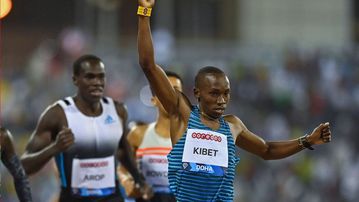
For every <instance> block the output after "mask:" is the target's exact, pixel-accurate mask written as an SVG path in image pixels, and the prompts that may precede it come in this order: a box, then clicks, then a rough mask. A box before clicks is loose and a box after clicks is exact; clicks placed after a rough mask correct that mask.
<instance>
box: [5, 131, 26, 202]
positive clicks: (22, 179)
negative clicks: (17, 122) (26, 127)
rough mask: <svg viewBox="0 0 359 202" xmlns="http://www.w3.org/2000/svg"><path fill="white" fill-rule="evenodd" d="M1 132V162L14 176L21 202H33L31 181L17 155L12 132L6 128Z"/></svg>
mask: <svg viewBox="0 0 359 202" xmlns="http://www.w3.org/2000/svg"><path fill="white" fill-rule="evenodd" d="M0 132H1V148H2V149H1V161H2V162H3V163H4V165H5V167H6V168H7V169H8V170H9V172H10V173H11V175H12V176H13V179H14V185H15V190H16V194H17V196H18V198H19V200H20V202H31V201H32V196H31V191H30V185H29V181H28V179H27V175H26V174H25V171H24V169H23V167H22V165H21V163H20V160H19V158H18V157H17V155H16V153H15V149H14V146H13V140H12V136H11V134H10V132H9V131H8V130H6V129H4V128H1V129H0Z"/></svg>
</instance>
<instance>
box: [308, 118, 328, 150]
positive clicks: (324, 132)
mask: <svg viewBox="0 0 359 202" xmlns="http://www.w3.org/2000/svg"><path fill="white" fill-rule="evenodd" d="M331 140H332V135H331V131H330V126H329V122H326V123H321V124H319V126H317V127H316V128H315V129H314V130H313V132H312V133H311V134H310V135H309V136H308V141H309V142H310V144H312V145H317V144H324V143H329V142H330V141H331Z"/></svg>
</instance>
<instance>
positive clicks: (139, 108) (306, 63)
mask: <svg viewBox="0 0 359 202" xmlns="http://www.w3.org/2000/svg"><path fill="white" fill-rule="evenodd" d="M76 34H78V33H68V35H66V36H65V38H63V39H62V40H61V42H63V43H60V44H59V43H58V42H57V41H45V42H43V43H42V44H40V45H39V47H38V48H37V49H36V50H35V51H34V52H33V53H32V55H31V57H29V60H28V64H26V66H24V67H23V68H12V67H6V68H2V78H1V94H2V97H1V117H2V123H3V125H5V126H6V127H8V128H9V129H10V130H11V131H12V132H13V135H14V137H15V142H16V144H17V145H16V146H17V152H18V153H19V154H21V153H22V152H23V151H24V146H25V144H26V142H27V140H28V138H29V137H30V135H31V132H32V130H33V129H34V128H35V127H36V122H37V119H38V117H39V116H40V115H41V112H42V111H43V110H44V109H45V108H46V107H47V106H48V105H50V104H52V103H54V102H55V101H56V100H58V99H62V98H63V97H64V96H70V95H73V94H74V92H75V88H74V87H73V85H72V80H71V74H72V72H71V71H72V66H71V65H72V62H73V61H74V60H75V59H76V58H77V57H78V56H80V55H81V54H83V53H85V52H89V51H90V50H93V48H91V47H86V43H81V44H77V45H76V47H77V49H76V50H74V47H67V46H66V45H68V44H73V41H71V40H74V41H76V42H78V40H77V39H76V37H78V36H77V35H76ZM66 37H68V38H66ZM72 37H75V38H72ZM66 40H70V42H69V43H68V44H66V43H65V42H66ZM174 46H175V45H174ZM79 47H80V48H79ZM133 48H135V47H133ZM93 52H94V53H95V54H97V55H99V56H100V57H101V58H102V59H103V61H104V62H105V65H106V71H107V87H106V91H107V95H109V96H112V97H114V98H115V99H117V100H119V101H122V102H125V103H126V105H127V107H128V110H129V121H145V122H149V121H153V120H154V119H155V117H154V116H155V109H154V108H153V107H151V106H150V102H149V97H150V92H149V91H148V87H146V85H147V81H146V79H145V77H144V76H143V73H142V72H141V71H140V68H139V67H138V62H137V55H136V52H135V51H132V52H131V51H129V52H125V51H118V53H116V51H108V50H107V51H100V50H93V51H92V53H93ZM108 52H110V54H109V53H108ZM201 52H204V53H208V54H203V56H202V55H201V54H200V53H201ZM176 56H178V57H176ZM206 65H213V66H218V67H220V68H222V69H223V70H224V71H225V72H226V73H227V75H228V76H229V79H230V81H231V91H232V92H231V101H230V104H229V107H228V109H227V113H233V114H236V115H237V116H239V117H240V118H241V120H242V121H243V122H244V123H245V124H246V126H247V127H248V128H249V129H250V130H251V131H252V132H254V133H256V134H258V135H259V136H261V137H263V138H264V139H266V140H280V139H288V138H297V137H299V136H302V135H304V134H306V133H310V132H311V131H309V130H311V129H312V128H313V127H314V126H316V125H318V124H319V123H320V122H327V121H328V122H330V123H331V130H332V134H333V139H332V143H330V144H328V145H324V146H318V147H316V148H315V150H314V151H309V150H308V151H307V150H306V151H303V152H300V153H298V154H296V155H294V156H292V157H289V158H287V159H284V160H276V161H264V160H262V159H259V158H258V157H255V156H253V155H250V154H248V153H247V152H246V151H242V150H238V154H239V156H240V157H241V162H240V164H239V166H238V167H237V168H238V172H237V175H236V181H235V195H236V196H235V201H240V202H259V201H273V202H304V201H306V202H356V201H358V200H359V180H358V179H359V172H358V171H359V155H357V154H358V153H359V151H358V150H359V136H357V134H356V132H355V125H356V124H359V51H358V50H356V49H352V48H351V49H347V50H340V51H339V50H329V49H318V50H301V49H296V48H288V49H285V50H271V49H270V48H250V47H233V48H218V49H216V48H212V49H208V48H205V47H204V48H203V47H202V49H200V50H198V49H196V48H192V47H189V48H186V49H185V48H182V47H177V48H176V49H174V51H173V55H172V56H168V58H167V59H164V60H163V66H165V67H166V68H167V69H171V70H173V71H176V72H178V73H179V74H180V75H181V76H182V77H183V78H184V84H185V90H184V91H185V93H186V94H187V95H190V97H191V96H192V87H193V84H194V83H193V81H194V75H195V74H196V72H197V70H198V69H199V68H201V67H202V66H206ZM166 68H165V69H166ZM192 100H193V99H192ZM1 173H2V175H3V176H2V182H1V190H0V192H1V195H2V197H1V199H0V201H6V202H8V201H9V202H11V201H16V199H15V198H14V194H15V191H14V189H13V188H12V184H11V183H10V182H11V178H10V176H9V175H8V173H7V172H6V171H5V169H4V167H3V166H1ZM55 175H56V172H55V171H53V166H52V165H48V166H46V168H45V169H43V171H42V172H41V173H39V174H36V175H35V176H33V177H31V178H30V180H31V185H32V190H33V196H34V201H38V202H42V201H43V202H47V201H50V200H51V198H53V197H55V196H56V193H57V192H58V189H59V188H58V182H57V181H56V176H55Z"/></svg>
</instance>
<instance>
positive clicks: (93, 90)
mask: <svg viewBox="0 0 359 202" xmlns="http://www.w3.org/2000/svg"><path fill="white" fill-rule="evenodd" d="M73 81H74V84H75V85H76V86H77V88H78V93H79V95H80V96H82V98H83V99H85V100H88V101H90V102H98V101H100V99H101V98H102V97H103V94H104V88H105V83H106V77H105V66H104V64H103V63H102V62H101V61H97V60H88V61H84V62H82V63H81V71H80V73H79V75H74V76H73Z"/></svg>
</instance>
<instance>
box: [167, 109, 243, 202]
mask: <svg viewBox="0 0 359 202" xmlns="http://www.w3.org/2000/svg"><path fill="white" fill-rule="evenodd" d="M219 121H220V128H219V129H218V130H216V131H214V130H212V129H210V128H209V127H207V126H205V125H204V124H202V122H201V119H200V114H199V108H198V107H197V106H194V107H193V108H192V111H191V114H190V118H189V121H188V126H187V130H186V131H185V133H184V134H183V136H182V137H181V138H180V140H179V141H178V142H177V144H176V145H175V146H174V147H173V149H172V151H171V152H170V154H169V155H168V161H169V168H168V179H169V183H170V189H171V192H172V193H173V194H174V195H175V196H176V199H177V201H178V202H194V201H195V202H204V201H206V202H207V201H233V181H234V175H235V167H236V165H237V164H238V162H239V158H238V157H236V156H235V144H234V140H233V137H232V134H231V131H230V128H229V125H228V123H227V122H226V121H225V120H224V119H223V117H221V118H220V119H219ZM189 140H190V141H189ZM221 144H222V145H221ZM223 144H225V145H223ZM223 156H226V157H228V159H223V158H222V157H223ZM227 160H228V161H227ZM224 162H225V163H224Z"/></svg>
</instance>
